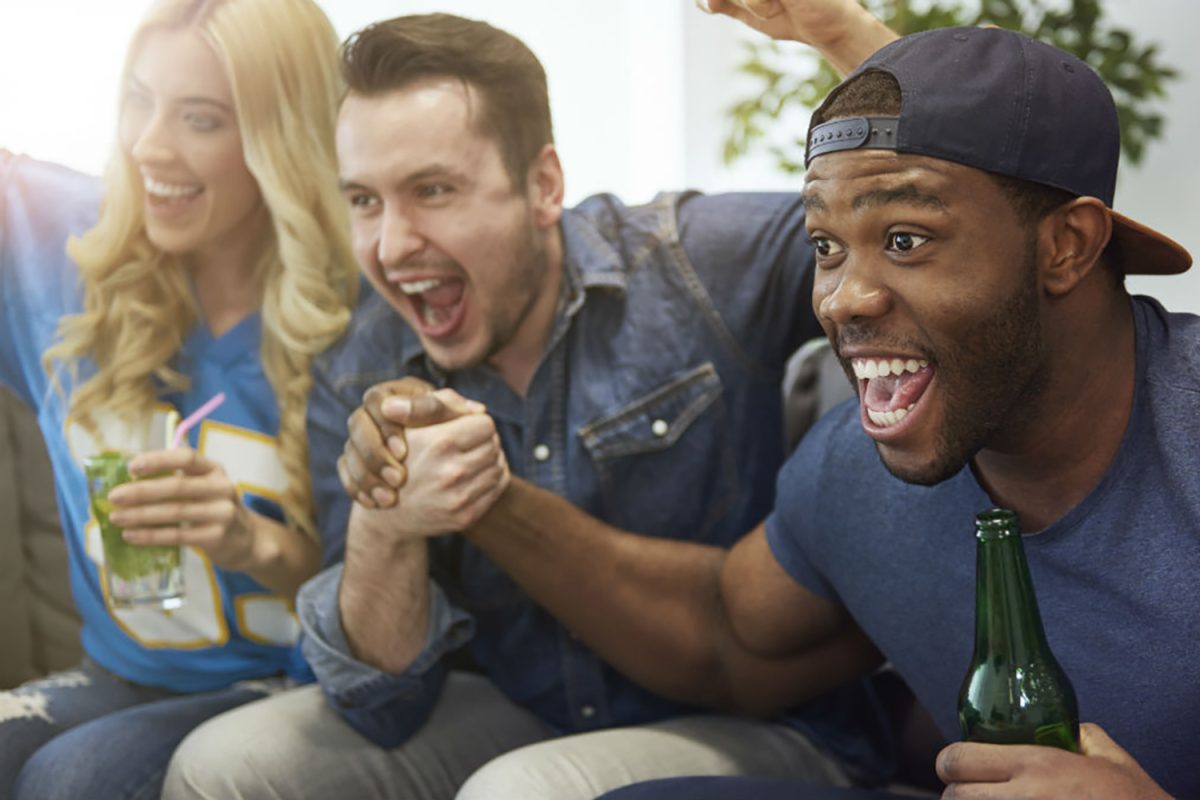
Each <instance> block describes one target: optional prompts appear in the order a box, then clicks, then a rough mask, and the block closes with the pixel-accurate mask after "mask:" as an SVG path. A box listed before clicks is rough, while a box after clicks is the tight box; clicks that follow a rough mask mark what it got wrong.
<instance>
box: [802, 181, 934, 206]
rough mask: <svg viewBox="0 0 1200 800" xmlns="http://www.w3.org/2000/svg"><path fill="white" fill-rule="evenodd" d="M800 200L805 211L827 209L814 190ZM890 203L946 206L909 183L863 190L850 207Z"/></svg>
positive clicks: (932, 195) (806, 193)
mask: <svg viewBox="0 0 1200 800" xmlns="http://www.w3.org/2000/svg"><path fill="white" fill-rule="evenodd" d="M801 202H802V203H803V204H804V210H805V211H828V210H829V206H828V205H827V204H826V203H825V201H824V200H823V199H822V198H821V195H820V194H819V193H817V192H816V191H810V192H805V193H804V194H803V195H802V196H801ZM892 203H903V204H904V205H910V206H918V207H920V208H928V209H932V210H934V211H945V210H946V208H947V206H946V201H945V200H943V199H942V198H940V197H938V196H937V195H935V194H929V193H928V192H923V191H921V190H920V189H918V188H917V187H916V186H915V185H913V184H911V183H909V184H905V185H904V186H898V187H896V188H895V189H876V190H874V191H870V192H863V193H862V194H860V195H858V196H857V197H855V198H854V199H853V200H852V201H851V203H850V207H851V208H852V209H853V210H855V211H860V210H862V209H864V208H877V207H879V206H885V205H890V204H892Z"/></svg>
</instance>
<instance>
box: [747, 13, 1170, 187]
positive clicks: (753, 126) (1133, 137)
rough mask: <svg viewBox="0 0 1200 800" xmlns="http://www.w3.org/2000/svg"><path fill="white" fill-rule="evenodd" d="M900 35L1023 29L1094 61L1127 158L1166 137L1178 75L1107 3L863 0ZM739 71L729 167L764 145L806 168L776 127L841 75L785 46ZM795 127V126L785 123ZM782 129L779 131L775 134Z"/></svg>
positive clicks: (753, 55) (781, 161) (783, 162)
mask: <svg viewBox="0 0 1200 800" xmlns="http://www.w3.org/2000/svg"><path fill="white" fill-rule="evenodd" d="M860 2H861V3H862V4H863V5H864V6H865V7H866V8H867V9H869V10H870V11H871V12H872V13H873V14H875V16H877V17H879V18H880V19H882V20H883V21H884V22H885V23H887V25H888V26H889V27H891V28H892V29H893V30H895V31H896V32H898V33H900V34H907V33H914V32H916V31H922V30H929V29H931V28H940V27H946V26H951V25H985V24H991V25H997V26H999V27H1002V28H1009V29H1011V30H1019V31H1022V32H1024V33H1027V34H1029V35H1030V36H1033V37H1034V38H1037V39H1041V40H1042V41H1045V42H1049V43H1050V44H1053V45H1055V46H1057V47H1060V48H1062V49H1063V50H1066V51H1068V52H1070V53H1074V54H1075V55H1076V56H1078V57H1079V58H1081V59H1082V60H1084V61H1086V62H1087V63H1088V64H1090V65H1091V66H1092V67H1093V68H1094V69H1095V70H1096V71H1097V72H1098V73H1099V74H1100V76H1101V77H1102V78H1103V79H1104V81H1105V82H1106V83H1107V84H1108V86H1109V88H1110V89H1111V90H1112V92H1113V96H1114V98H1115V99H1116V104H1117V113H1118V116H1119V117H1120V123H1121V147H1122V151H1123V152H1124V155H1125V156H1126V157H1127V158H1128V159H1129V160H1130V161H1132V162H1133V163H1138V162H1139V161H1140V160H1141V158H1142V155H1143V154H1144V153H1145V149H1146V146H1147V144H1148V143H1149V142H1151V141H1152V140H1154V139H1157V138H1159V137H1160V136H1161V135H1162V129H1163V117H1162V114H1161V113H1159V112H1158V110H1156V105H1157V102H1158V101H1159V100H1161V99H1162V98H1163V97H1165V95H1166V88H1165V87H1166V84H1167V83H1168V82H1169V81H1170V80H1171V79H1173V78H1175V77H1176V76H1177V73H1176V71H1175V70H1174V69H1173V68H1172V67H1170V66H1168V65H1165V64H1163V63H1162V62H1161V59H1160V58H1159V53H1158V50H1157V47H1156V46H1155V45H1153V44H1139V43H1138V42H1136V41H1135V38H1134V35H1133V34H1132V33H1131V32H1130V31H1128V30H1124V29H1121V28H1116V27H1111V26H1108V25H1106V24H1105V23H1104V19H1103V16H1104V11H1103V4H1102V2H1101V0H1070V4H1069V7H1066V8H1063V5H1064V3H1062V2H1059V3H1056V4H1055V6H1054V7H1051V6H1050V4H1049V3H1047V2H1045V0H975V2H970V0H968V2H947V3H943V2H937V0H933V2H920V0H918V2H912V0H860ZM746 47H747V55H746V58H745V60H744V61H743V62H742V63H741V64H740V66H739V70H740V71H741V72H743V73H745V74H746V75H748V76H750V77H751V78H752V79H753V80H754V81H755V82H757V84H758V90H757V91H756V92H755V93H754V94H753V95H752V96H750V97H747V98H745V99H743V100H741V101H739V102H738V103H736V104H735V105H734V106H733V108H732V109H731V117H730V119H731V123H730V129H729V132H728V134H727V136H726V138H725V144H724V158H725V162H726V163H730V162H732V161H734V160H736V159H738V158H739V157H741V156H742V155H745V154H746V153H748V152H750V150H751V149H753V148H758V147H762V148H765V149H766V150H767V151H768V152H769V153H770V154H771V156H772V157H773V158H774V160H775V163H776V165H777V166H778V167H779V168H780V169H782V170H783V171H785V172H790V173H796V172H800V171H802V170H803V168H804V139H803V138H802V137H799V138H798V137H794V136H793V137H790V138H786V139H780V138H778V134H777V129H776V125H775V123H776V122H777V121H778V120H779V119H780V117H782V116H784V115H786V114H789V113H792V112H794V111H796V110H797V109H798V108H806V109H811V108H813V107H815V106H816V105H817V104H818V103H819V102H820V101H821V99H823V98H824V97H825V95H826V94H827V93H828V92H829V90H830V89H832V88H833V87H834V86H835V85H836V84H837V82H838V80H839V77H838V74H837V72H836V71H835V70H834V69H833V67H831V66H830V65H829V64H828V63H827V62H825V61H824V60H822V59H820V58H819V57H818V56H816V55H815V54H814V53H813V52H812V51H811V50H809V49H808V48H804V47H800V48H790V47H787V46H786V45H781V44H780V43H778V42H774V41H766V42H754V43H748V44H747V45H746ZM782 127H790V126H782ZM773 129H776V130H773Z"/></svg>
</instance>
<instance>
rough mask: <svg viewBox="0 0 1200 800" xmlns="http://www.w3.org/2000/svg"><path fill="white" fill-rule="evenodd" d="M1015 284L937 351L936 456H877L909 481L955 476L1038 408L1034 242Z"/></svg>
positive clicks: (1040, 372)
mask: <svg viewBox="0 0 1200 800" xmlns="http://www.w3.org/2000/svg"><path fill="white" fill-rule="evenodd" d="M1023 261H1024V263H1023V265H1022V278H1021V281H1020V283H1019V284H1018V287H1017V289H1016V291H1014V292H1013V294H1012V295H1011V296H1010V297H1008V298H1007V299H1006V300H1005V301H1004V302H1003V304H1001V305H1000V306H999V307H998V308H996V310H995V311H994V312H993V313H992V314H989V315H988V316H986V317H982V318H980V319H979V321H978V322H977V324H975V325H974V326H972V327H971V328H970V329H969V330H968V331H967V332H966V333H965V334H963V335H961V336H958V337H956V341H957V342H959V343H960V344H959V345H958V346H956V347H954V348H951V349H948V350H946V351H944V352H943V353H941V354H939V355H938V375H939V385H940V386H941V392H942V399H943V403H944V407H945V409H946V421H945V423H944V425H943V427H942V428H941V430H940V431H938V433H937V438H936V443H935V451H934V458H933V460H932V461H931V462H930V463H928V464H926V465H924V466H922V467H920V468H916V469H908V470H905V469H901V468H899V467H897V466H893V465H891V464H888V462H887V459H886V458H884V456H883V453H882V451H881V450H880V449H879V448H878V446H877V447H876V450H877V451H878V452H879V453H880V459H881V460H882V461H883V464H884V466H885V467H887V469H888V471H889V472H891V473H892V474H893V475H894V476H896V477H897V478H899V479H900V480H902V481H905V482H906V483H913V484H919V485H922V486H933V485H935V484H938V483H941V482H942V481H945V480H948V479H949V478H952V477H954V476H955V475H957V474H958V473H959V472H961V471H962V469H963V467H965V466H966V465H967V463H968V462H969V461H970V460H971V459H972V458H974V456H975V454H976V453H978V452H979V451H980V450H982V449H983V448H984V447H986V446H987V445H988V443H989V441H991V440H992V439H993V438H994V437H995V436H996V435H997V433H998V432H1000V431H1001V430H1003V431H1005V432H1006V433H1007V432H1009V431H1012V430H1014V429H1016V428H1019V427H1021V426H1022V425H1023V424H1024V423H1025V421H1026V420H1027V419H1029V418H1030V417H1032V416H1033V415H1034V414H1035V411H1036V409H1037V408H1038V401H1039V398H1040V396H1041V394H1042V392H1043V391H1044V390H1045V387H1046V384H1047V383H1048V382H1049V375H1048V368H1047V365H1046V360H1045V354H1044V345H1043V342H1042V329H1041V319H1040V316H1039V303H1038V293H1039V290H1038V284H1037V242H1036V240H1035V239H1034V238H1033V236H1030V238H1029V240H1028V241H1027V242H1026V245H1025V254H1024V259H1023Z"/></svg>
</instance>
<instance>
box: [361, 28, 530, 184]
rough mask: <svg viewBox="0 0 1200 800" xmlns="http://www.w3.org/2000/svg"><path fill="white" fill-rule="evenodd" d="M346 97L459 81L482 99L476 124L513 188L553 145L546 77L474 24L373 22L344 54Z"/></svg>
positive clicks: (506, 37)
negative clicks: (420, 83) (492, 146)
mask: <svg viewBox="0 0 1200 800" xmlns="http://www.w3.org/2000/svg"><path fill="white" fill-rule="evenodd" d="M342 77H343V78H344V79H345V81H346V85H347V88H348V89H349V91H350V92H352V93H355V94H361V95H368V96H369V95H377V94H382V93H385V92H390V91H394V90H396V89H402V88H404V87H406V86H410V85H412V84H414V83H416V82H418V81H421V80H425V79H429V78H451V79H457V80H460V81H462V82H463V83H464V84H465V85H467V86H469V87H471V88H472V89H474V90H475V92H477V93H478V95H479V97H480V98H481V99H482V108H481V109H480V110H479V115H478V117H477V124H478V126H479V130H480V132H481V133H483V134H484V135H485V136H488V137H491V138H492V139H493V140H494V141H495V142H496V143H497V144H498V145H499V147H500V154H501V157H502V158H503V159H504V167H505V169H506V170H507V172H508V174H509V176H510V178H511V179H512V181H513V186H514V187H520V186H523V185H524V181H525V175H526V173H527V172H528V171H529V166H530V164H532V163H533V160H534V158H536V157H537V155H538V153H540V152H541V150H542V148H543V147H544V146H545V145H547V144H550V143H552V142H553V141H554V132H553V129H552V126H551V122H550V99H549V95H548V93H547V89H546V72H545V70H544V69H542V65H541V63H540V62H539V61H538V60H537V57H536V56H534V54H533V52H532V51H531V50H530V49H529V48H528V47H526V46H525V43H524V42H522V41H521V40H520V39H518V38H516V37H515V36H513V35H512V34H509V33H506V32H505V31H502V30H500V29H498V28H494V27H492V26H491V25H488V24H487V23H484V22H479V21H478V20H472V19H464V18H463V17H457V16H454V15H452V14H414V15H411V16H405V17H395V18H394V19H389V20H384V21H382V22H377V23H375V24H373V25H370V26H368V27H366V28H363V29H362V30H361V31H359V32H358V33H355V34H354V35H353V36H351V37H350V38H349V39H348V40H347V41H346V44H345V45H343V47H342Z"/></svg>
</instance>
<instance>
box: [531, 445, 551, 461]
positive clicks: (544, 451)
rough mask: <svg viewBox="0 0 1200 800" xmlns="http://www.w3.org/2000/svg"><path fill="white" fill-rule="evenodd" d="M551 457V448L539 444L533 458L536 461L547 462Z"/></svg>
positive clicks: (534, 450) (534, 449)
mask: <svg viewBox="0 0 1200 800" xmlns="http://www.w3.org/2000/svg"><path fill="white" fill-rule="evenodd" d="M549 457H550V448H549V447H547V446H546V445H544V444H539V445H538V446H537V447H535V448H533V458H534V460H535V461H545V460H546V459H548V458H549Z"/></svg>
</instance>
